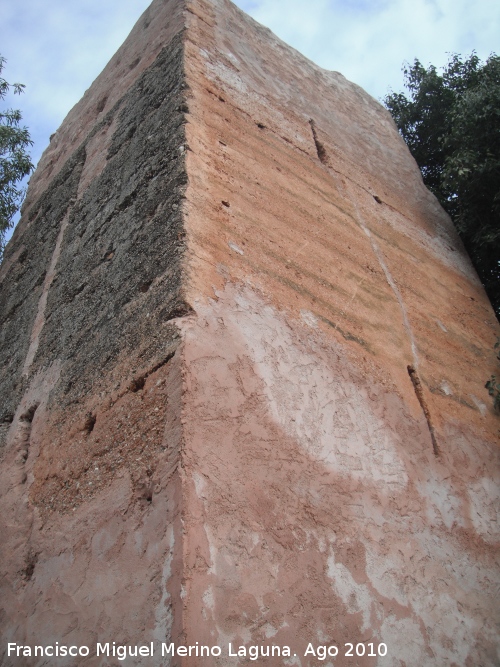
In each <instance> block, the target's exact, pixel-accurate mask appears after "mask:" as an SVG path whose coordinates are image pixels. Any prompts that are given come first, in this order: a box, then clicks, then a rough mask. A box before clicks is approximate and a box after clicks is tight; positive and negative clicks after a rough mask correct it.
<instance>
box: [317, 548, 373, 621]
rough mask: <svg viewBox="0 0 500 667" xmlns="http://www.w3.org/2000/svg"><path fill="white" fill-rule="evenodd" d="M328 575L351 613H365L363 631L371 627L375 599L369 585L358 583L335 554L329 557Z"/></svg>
mask: <svg viewBox="0 0 500 667" xmlns="http://www.w3.org/2000/svg"><path fill="white" fill-rule="evenodd" d="M328 576H329V577H330V579H331V580H332V588H333V590H334V591H335V593H336V594H337V595H338V596H339V597H340V598H341V599H342V602H343V603H344V604H345V605H346V606H347V610H348V612H349V613H350V614H359V613H361V614H362V615H363V626H362V631H363V632H364V631H365V630H367V629H368V628H369V627H370V616H371V608H372V603H373V599H372V596H371V595H370V591H369V590H368V587H367V586H365V585H363V584H357V583H356V582H355V581H354V579H353V577H352V574H351V573H350V572H349V570H348V569H347V568H346V567H345V565H343V564H342V563H336V562H335V556H334V555H333V554H331V555H330V556H329V558H328Z"/></svg>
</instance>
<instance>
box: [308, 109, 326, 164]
mask: <svg viewBox="0 0 500 667" xmlns="http://www.w3.org/2000/svg"><path fill="white" fill-rule="evenodd" d="M309 125H310V126H311V130H312V135H313V139H314V145H315V146H316V153H317V154H318V159H319V161H320V162H321V163H322V164H326V165H328V156H327V154H326V150H325V147H324V146H323V144H322V143H321V141H320V140H319V139H318V134H317V132H316V124H315V122H314V121H313V119H312V118H310V119H309Z"/></svg>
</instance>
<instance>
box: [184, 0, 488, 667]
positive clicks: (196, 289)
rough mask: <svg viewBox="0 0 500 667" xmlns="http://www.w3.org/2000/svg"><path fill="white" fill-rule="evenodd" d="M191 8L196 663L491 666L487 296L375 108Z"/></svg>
mask: <svg viewBox="0 0 500 667" xmlns="http://www.w3.org/2000/svg"><path fill="white" fill-rule="evenodd" d="M188 7H190V11H189V12H188V30H187V34H186V36H187V43H186V68H187V81H188V83H189V91H190V93H189V98H188V106H189V114H188V125H187V139H188V145H189V148H190V150H189V152H188V157H187V165H188V173H189V176H190V180H189V187H188V191H187V217H186V234H187V244H188V251H187V253H188V254H187V258H188V262H189V273H188V277H189V283H188V298H189V300H190V303H191V304H192V305H193V307H194V309H195V312H196V314H197V317H196V318H195V319H192V318H189V319H188V320H186V322H185V323H184V325H183V326H184V330H185V334H184V337H185V343H184V348H183V349H184V355H185V366H186V380H185V388H184V410H185V413H186V415H187V416H188V420H187V423H186V425H185V433H184V436H185V461H184V469H185V473H186V475H185V480H186V482H185V484H186V490H185V519H184V520H185V525H187V526H189V528H188V529H187V530H186V554H187V556H186V562H185V564H184V567H185V572H186V579H187V584H186V591H187V594H186V598H185V599H184V605H185V609H186V613H187V618H188V619H189V620H188V621H187V622H186V628H187V633H188V640H189V642H194V641H195V640H196V639H200V641H202V640H203V641H204V642H205V643H210V642H214V641H216V640H217V638H218V639H219V641H221V640H222V644H227V643H228V642H232V645H233V646H235V645H237V646H238V645H240V644H241V645H246V646H247V647H248V646H249V645H252V644H261V643H263V644H264V645H268V644H277V645H281V646H283V645H289V646H291V647H292V649H293V652H294V653H296V657H293V658H292V660H291V664H297V665H299V664H301V665H313V664H318V662H317V660H315V658H314V657H311V656H308V657H304V651H305V649H306V647H307V644H308V643H309V642H313V643H314V644H315V645H319V644H325V643H326V644H328V643H334V644H337V645H340V646H342V647H343V646H344V643H345V642H353V643H356V642H364V643H365V645H367V644H368V642H375V643H378V642H386V643H387V646H388V648H389V652H388V655H387V657H385V658H379V659H378V660H376V659H374V658H367V657H365V658H359V659H358V662H357V663H356V664H360V665H361V664H379V665H401V664H406V665H421V664H426V665H427V664H428V665H445V664H447V665H476V664H485V665H486V664H488V665H493V664H497V662H498V660H499V659H500V655H499V653H498V650H499V639H498V637H499V616H498V609H496V607H497V605H496V597H497V591H498V585H499V583H500V581H499V567H498V566H499V560H498V540H499V531H498V526H497V513H498V509H499V481H500V479H499V467H498V463H499V455H498V454H499V450H498V439H497V436H498V421H497V419H498V418H496V417H495V416H494V415H493V414H492V411H491V408H490V405H489V404H488V405H487V402H488V397H487V395H486V392H485V390H484V382H485V378H487V377H488V375H489V372H490V370H489V369H490V368H492V365H493V355H492V352H491V350H492V344H493V342H494V341H495V335H496V332H497V330H498V329H497V326H498V325H497V323H496V320H495V317H494V314H493V312H492V310H491V307H490V306H489V304H488V301H487V299H486V298H485V295H484V292H483V290H482V288H481V286H480V285H479V283H478V281H477V277H476V276H475V273H474V271H473V270H472V268H471V266H470V263H469V260H468V258H467V257H466V255H465V253H464V252H463V249H462V247H461V244H460V242H459V240H458V239H457V236H456V233H455V231H454V229H453V227H452V225H451V222H450V220H449V219H448V218H447V216H446V215H445V214H444V212H443V211H442V210H441V209H440V208H439V206H438V205H437V202H436V200H435V199H434V197H433V196H432V195H431V194H430V193H429V192H428V191H427V190H426V189H425V187H424V186H423V184H422V181H421V178H420V174H419V172H418V168H417V166H416V164H415V163H414V161H413V160H412V158H411V157H410V155H409V153H408V151H407V149H406V147H405V146H404V144H403V142H402V140H401V138H400V137H399V136H398V133H397V131H396V128H395V127H394V125H393V123H392V121H391V119H390V117H389V114H388V113H387V112H386V111H385V110H383V109H382V107H381V106H380V105H379V104H377V103H376V102H375V101H374V100H373V99H371V98H370V97H369V96H368V95H366V93H364V91H362V90H360V89H359V88H357V87H356V86H355V85H353V84H350V83H349V82H347V81H346V80H345V79H344V78H343V77H342V76H341V75H340V74H337V73H332V72H325V71H323V70H321V69H320V68H318V67H315V66H314V65H312V64H311V63H310V62H308V61H307V60H305V59H304V58H303V57H301V56H300V55H299V54H297V53H296V52H294V51H293V50H292V49H290V48H289V47H287V46H286V45H284V44H282V43H281V42H279V41H278V40H277V39H276V38H275V37H274V36H273V35H272V34H270V33H269V31H267V30H265V29H263V28H261V27H260V26H258V25H257V24H256V23H255V22H253V21H251V20H250V19H248V17H245V16H244V15H243V14H242V13H241V12H240V11H239V10H237V9H236V8H235V7H234V6H232V5H231V4H230V3H228V2H226V1H225V0H217V1H215V2H205V1H204V0H199V1H196V2H192V3H189V5H188ZM408 366H410V367H411V368H412V369H413V370H412V374H413V377H414V379H415V382H416V384H417V391H418V393H419V396H417V391H416V388H415V386H414V384H413V383H412V379H411V377H410V375H409V372H408ZM419 397H420V400H419ZM424 410H425V411H424ZM426 415H427V418H426ZM431 431H432V434H433V435H434V438H435V442H434V443H433V441H432V436H431ZM200 615H201V616H202V618H203V619H204V624H203V626H202V628H201V630H200V625H199V623H196V619H197V618H199V617H200ZM200 632H201V633H203V635H202V636H201V638H200ZM233 660H234V658H233ZM350 661H352V658H342V657H341V658H338V659H337V660H336V661H335V664H351V662H350ZM262 662H263V663H264V659H263V660H262ZM265 663H266V664H282V658H281V659H277V658H274V659H266V660H265ZM224 664H232V663H231V661H230V660H227V662H226V663H224Z"/></svg>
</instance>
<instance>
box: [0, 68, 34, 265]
mask: <svg viewBox="0 0 500 667" xmlns="http://www.w3.org/2000/svg"><path fill="white" fill-rule="evenodd" d="M4 64H5V58H2V56H0V75H1V74H2V71H3V68H4ZM11 88H12V89H13V91H14V93H17V94H20V93H22V91H23V89H24V86H23V85H22V84H20V83H14V84H12V85H11V84H9V83H7V81H5V79H3V78H2V77H1V76H0V100H3V99H5V97H6V95H7V93H8V92H9V90H10V89H11ZM20 122H21V113H20V111H16V110H13V109H8V110H6V111H0V259H1V257H2V255H3V249H4V245H5V235H6V232H7V230H8V229H10V228H11V227H12V224H13V223H12V218H13V216H14V214H15V213H16V212H17V211H18V210H19V207H20V206H21V202H22V200H23V197H24V190H23V189H22V188H19V187H18V183H19V181H21V180H22V179H23V178H24V177H25V176H27V175H28V174H29V173H30V172H31V170H32V169H33V164H32V162H31V158H30V156H29V154H28V152H27V148H28V147H29V146H31V145H32V144H33V142H32V141H31V139H30V135H29V132H28V130H27V129H26V128H25V127H20V125H19V124H20Z"/></svg>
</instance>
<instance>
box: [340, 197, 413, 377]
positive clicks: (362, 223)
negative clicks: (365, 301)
mask: <svg viewBox="0 0 500 667" xmlns="http://www.w3.org/2000/svg"><path fill="white" fill-rule="evenodd" d="M349 199H350V200H351V203H352V205H353V207H354V210H355V211H356V218H357V220H358V223H359V226H360V227H361V229H362V230H363V231H364V233H365V234H366V235H367V236H368V238H369V239H370V244H371V246H372V250H373V253H374V255H375V257H376V258H377V261H378V263H379V265H380V268H381V269H382V271H383V272H384V275H385V279H386V280H387V283H388V285H389V287H390V288H391V290H392V291H393V293H394V296H395V297H396V300H397V302H398V304H399V309H400V311H401V317H402V319H403V326H404V328H405V331H406V334H407V336H408V340H409V342H410V347H411V353H412V357H413V365H414V367H415V368H418V363H419V362H418V350H417V344H416V342H415V337H414V335H413V330H412V328H411V325H410V320H409V319H408V313H407V311H406V305H405V303H404V301H403V297H402V296H401V292H400V291H399V289H398V287H397V285H396V283H395V281H394V278H393V277H392V275H391V272H390V271H389V268H388V267H387V264H386V263H385V260H384V256H383V254H382V251H381V250H380V248H379V246H378V243H377V242H376V241H375V239H374V238H373V236H372V233H371V232H370V229H369V228H368V226H367V225H366V223H365V221H364V220H363V218H362V216H361V214H360V212H359V208H358V204H357V202H356V198H355V197H353V196H352V195H351V194H349Z"/></svg>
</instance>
